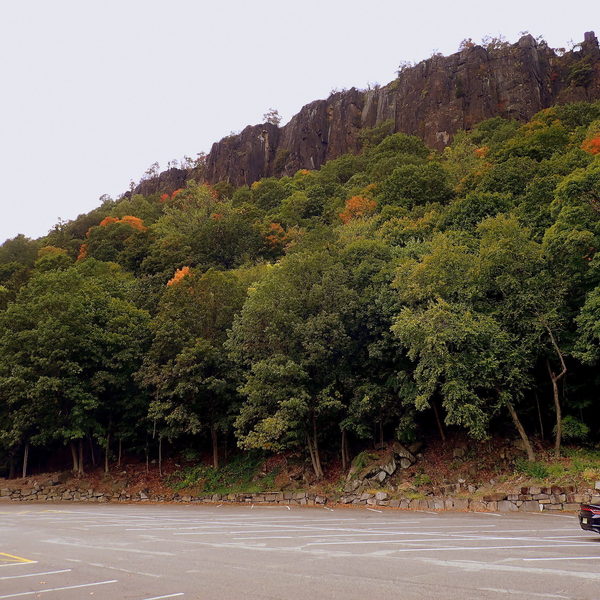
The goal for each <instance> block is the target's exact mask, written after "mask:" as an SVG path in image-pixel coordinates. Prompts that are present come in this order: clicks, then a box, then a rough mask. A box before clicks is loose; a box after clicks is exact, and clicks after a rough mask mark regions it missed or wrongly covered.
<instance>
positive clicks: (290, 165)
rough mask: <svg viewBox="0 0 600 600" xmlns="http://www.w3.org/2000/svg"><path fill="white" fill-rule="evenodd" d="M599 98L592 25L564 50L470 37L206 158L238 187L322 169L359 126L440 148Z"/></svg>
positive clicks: (257, 128) (354, 146) (209, 171)
mask: <svg viewBox="0 0 600 600" xmlns="http://www.w3.org/2000/svg"><path fill="white" fill-rule="evenodd" d="M598 99H600V49H599V46H598V40H597V38H596V36H595V34H594V33H593V32H588V33H586V34H585V38H584V41H583V42H582V43H581V44H579V45H578V46H575V48H574V49H573V50H571V51H569V52H566V53H562V52H558V51H556V50H553V49H552V48H550V47H549V46H548V45H547V44H546V43H545V42H543V41H542V42H540V41H536V39H534V38H533V37H532V36H531V35H525V36H523V37H522V38H521V39H520V40H519V41H518V42H517V43H516V44H495V45H490V46H488V47H487V48H484V47H482V46H478V45H474V44H466V45H465V47H464V48H463V49H462V50H461V51H460V52H457V53H455V54H452V55H451V56H441V55H435V56H432V57H431V58H429V59H427V60H424V61H422V62H420V63H419V64H417V65H415V66H413V67H410V68H406V69H403V70H402V71H401V72H400V73H399V75H398V78H397V79H395V80H394V81H392V82H391V83H389V84H388V85H386V86H384V87H380V88H377V89H372V90H366V91H363V90H357V89H354V88H353V89H350V90H347V91H343V92H338V93H334V94H332V95H331V96H330V97H329V98H327V100H317V101H315V102H311V103H310V104H307V105H306V106H304V107H303V108H302V109H301V110H300V112H299V113H298V114H297V115H295V116H294V117H292V119H291V120H290V121H289V123H287V124H286V125H285V126H283V127H278V126H276V125H273V124H270V123H266V124H262V125H253V126H248V127H246V128H245V129H244V130H243V131H242V132H241V133H239V134H237V135H231V136H229V137H226V138H224V139H222V140H221V141H219V142H217V143H215V144H213V146H212V149H211V151H210V153H209V154H208V156H207V162H206V172H205V176H206V179H207V180H208V181H209V182H211V183H216V182H218V181H228V182H230V183H232V184H234V185H236V186H239V185H243V184H246V185H249V184H251V183H252V182H254V181H256V180H257V179H259V178H261V177H265V176H280V175H291V174H293V173H294V172H295V171H297V170H298V169H301V168H305V169H316V168H319V167H320V166H321V165H322V164H323V163H324V162H325V161H327V160H329V159H332V158H336V157H337V156H340V155H341V154H344V153H346V152H356V151H357V150H358V149H359V147H360V137H359V132H360V130H361V129H363V128H369V127H375V126H377V125H379V124H381V123H383V122H386V121H389V122H391V123H392V124H393V125H392V126H393V130H394V131H399V132H403V133H408V134H414V135H418V136H419V137H421V138H423V140H425V142H426V143H427V144H428V145H430V146H432V147H436V148H438V149H441V148H443V147H444V146H445V145H446V144H448V143H449V142H450V141H451V139H452V136H453V134H454V133H456V132H457V131H459V130H461V129H470V128H471V127H473V126H474V125H475V124H477V123H478V122H480V121H483V120H484V119H488V118H490V117H495V116H501V117H505V118H508V119H517V120H526V119H529V118H530V117H532V116H533V115H534V114H535V113H537V112H538V111H540V110H541V109H543V108H547V107H548V106H551V105H553V104H556V103H565V102H576V101H584V100H585V101H592V100H598ZM148 183H149V182H146V187H148ZM158 183H159V182H158V181H157V184H158ZM162 183H163V184H164V181H163V182H162ZM163 187H164V186H163Z"/></svg>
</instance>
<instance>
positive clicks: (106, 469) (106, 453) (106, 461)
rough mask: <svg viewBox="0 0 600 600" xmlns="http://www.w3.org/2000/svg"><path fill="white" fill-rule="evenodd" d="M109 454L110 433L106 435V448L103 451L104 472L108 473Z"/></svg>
mask: <svg viewBox="0 0 600 600" xmlns="http://www.w3.org/2000/svg"><path fill="white" fill-rule="evenodd" d="M109 453H110V431H107V433H106V448H105V450H104V472H105V473H108V455H109Z"/></svg>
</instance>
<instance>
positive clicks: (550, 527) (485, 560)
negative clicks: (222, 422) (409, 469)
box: [0, 503, 600, 600]
mask: <svg viewBox="0 0 600 600" xmlns="http://www.w3.org/2000/svg"><path fill="white" fill-rule="evenodd" d="M506 596H510V597H511V598H515V599H517V600H518V599H522V598H528V599H532V598H533V599H548V600H551V599H582V600H592V599H598V598H600V536H598V535H594V534H590V533H586V532H584V531H582V530H581V529H579V525H578V523H577V520H576V517H575V516H574V515H565V514H561V515H552V514H543V513H540V514H514V513H509V514H489V513H427V512H401V511H384V512H379V511H374V510H368V509H360V510H343V509H335V510H331V509H323V508H313V509H307V508H291V510H290V509H288V508H286V507H285V506H277V507H265V506H263V507H258V506H255V507H253V508H251V507H250V506H241V507H233V506H218V507H217V506H198V505H177V506H172V505H94V506H91V505H77V504H64V505H56V504H52V505H43V504H36V505H24V504H9V503H1V504H0V600H2V599H5V598H43V599H45V600H53V599H54V600H59V599H60V600H70V599H81V598H94V599H95V600H104V599H106V600H109V599H110V600H117V599H119V600H121V599H122V600H158V599H163V598H182V599H184V600H191V599H199V600H200V599H202V600H234V599H237V598H244V599H248V600H267V599H268V600H275V599H286V600H296V599H298V600H300V599H302V600H307V599H308V600H322V599H330V598H340V599H341V598H343V599H345V600H354V599H356V600H358V599H360V600H365V598H378V599H387V598H390V599H392V598H393V599H400V600H412V599H430V598H435V599H441V600H445V599H459V598H460V599H461V600H468V599H488V598H489V599H498V598H503V597H506Z"/></svg>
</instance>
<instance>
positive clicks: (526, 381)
mask: <svg viewBox="0 0 600 600" xmlns="http://www.w3.org/2000/svg"><path fill="white" fill-rule="evenodd" d="M360 139H361V143H360V145H361V148H360V151H359V152H358V153H355V154H346V155H343V156H341V157H339V158H337V159H335V160H330V161H329V162H327V163H325V164H324V165H323V166H322V167H321V168H320V169H319V170H299V171H297V172H296V173H295V174H294V175H293V176H288V177H283V178H280V179H276V178H264V179H261V180H259V181H257V182H255V183H253V184H252V185H251V186H249V187H248V186H242V187H238V188H235V187H234V186H232V185H231V184H229V183H226V182H221V183H216V184H214V185H208V184H206V183H202V182H195V181H189V183H188V185H187V187H185V188H183V189H178V190H176V191H175V192H173V193H170V194H150V195H140V194H138V195H126V196H123V197H122V198H120V199H117V200H112V199H107V200H106V201H104V202H103V203H102V205H101V206H99V207H98V208H97V209H95V210H94V211H92V212H90V213H88V214H86V215H81V216H80V217H78V218H77V219H75V220H74V221H71V222H66V223H62V222H61V223H59V224H58V225H56V227H55V228H54V229H53V230H52V231H51V232H50V233H49V234H48V235H47V236H46V237H44V238H42V239H39V240H30V239H27V238H25V237H23V236H17V237H16V238H14V239H11V240H8V241H6V242H5V243H4V244H3V245H2V246H1V247H0V474H2V473H4V474H5V475H7V474H9V472H10V474H11V475H12V474H14V473H15V469H17V468H18V471H19V472H21V465H22V466H26V465H23V462H25V463H26V462H27V460H28V459H30V460H31V461H32V464H34V466H35V468H37V469H46V468H63V467H64V466H65V464H64V461H65V460H66V459H68V458H70V459H71V461H72V468H73V470H75V471H78V472H82V471H83V469H84V466H87V465H88V464H89V462H90V456H91V452H92V451H93V452H95V453H96V455H98V453H99V452H103V453H104V454H105V460H106V464H107V466H108V465H110V464H111V463H112V462H113V461H115V460H117V459H118V457H120V455H121V453H128V454H130V455H137V456H139V457H140V458H142V459H143V457H144V456H145V455H150V456H152V457H157V456H158V455H159V452H160V453H161V455H166V454H169V455H175V454H177V453H183V452H185V451H191V450H195V451H201V452H210V455H211V456H212V460H213V464H214V465H215V466H217V465H219V464H220V463H221V464H222V463H223V461H224V460H226V456H229V457H230V456H231V455H232V454H233V453H235V452H246V451H251V450H254V449H260V450H262V451H265V452H266V453H278V452H283V451H289V452H293V453H295V454H296V455H297V456H299V457H301V458H302V459H304V460H306V463H307V464H308V465H310V466H311V468H312V470H313V472H314V476H315V478H320V477H322V476H323V474H324V473H326V472H327V469H328V467H329V465H330V464H331V463H332V462H334V461H338V460H341V461H342V464H343V466H344V467H347V466H348V465H349V461H350V460H351V458H352V457H353V456H354V455H355V454H356V453H358V452H359V451H360V450H362V449H364V448H368V447H372V446H373V445H375V444H380V443H382V442H386V441H391V440H394V439H395V440H399V441H401V442H407V443H408V442H411V441H415V440H422V439H426V438H430V437H434V436H438V437H439V436H441V437H444V436H447V435H451V434H452V433H455V432H466V433H468V434H469V435H470V436H472V437H473V438H476V439H483V438H486V437H487V436H490V435H500V436H503V437H506V438H515V437H516V436H519V437H520V438H521V440H522V447H523V448H524V449H525V450H524V456H526V457H527V458H528V459H529V460H535V452H536V448H539V447H541V445H543V444H547V445H553V446H554V448H555V452H556V453H557V454H559V453H560V451H561V445H562V444H563V443H595V442H597V441H598V438H599V436H600V418H599V414H600V413H599V410H598V407H599V406H600V404H599V402H600V398H599V390H600V370H599V369H598V360H599V359H600V255H599V254H598V252H597V250H598V248H599V246H600V102H596V103H577V104H568V105H562V106H556V107H553V108H548V109H545V110H543V111H542V112H540V113H538V114H537V115H535V116H534V117H533V118H532V119H531V120H530V121H528V122H526V123H517V122H516V121H510V120H505V119H502V118H500V117H496V118H493V119H490V120H487V121H484V122H482V123H480V124H478V125H477V126H475V127H474V128H473V129H472V130H471V131H470V132H462V133H458V134H457V135H456V137H455V139H454V141H453V142H452V143H451V145H449V146H448V147H446V148H445V149H444V150H443V151H438V150H434V149H431V148H429V147H427V146H425V145H424V143H423V142H422V141H421V140H420V139H418V138H416V137H412V136H408V135H405V134H401V133H395V134H390V127H389V123H387V124H386V123H383V124H381V125H380V126H378V127H376V128H373V129H365V130H363V131H362V132H361V138H360ZM68 449H70V450H68ZM28 457H29V458H28Z"/></svg>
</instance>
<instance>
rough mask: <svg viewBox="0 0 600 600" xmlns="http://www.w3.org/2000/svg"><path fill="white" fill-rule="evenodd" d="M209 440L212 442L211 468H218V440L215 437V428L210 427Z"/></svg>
mask: <svg viewBox="0 0 600 600" xmlns="http://www.w3.org/2000/svg"><path fill="white" fill-rule="evenodd" d="M210 439H211V442H212V455H213V467H214V468H215V469H218V468H219V439H218V437H217V428H216V427H215V426H214V425H211V428H210Z"/></svg>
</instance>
